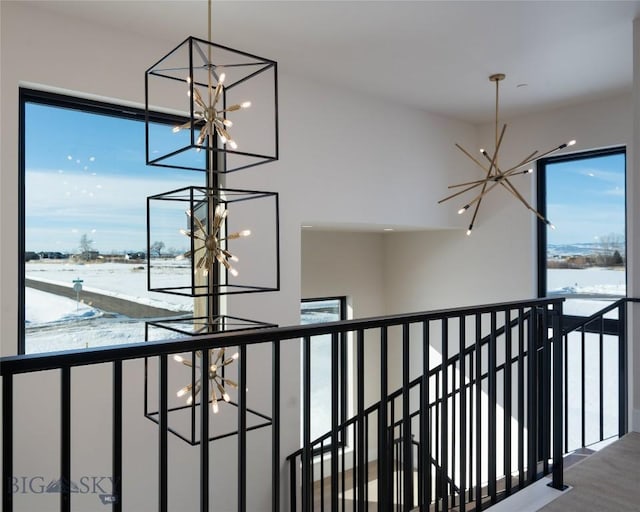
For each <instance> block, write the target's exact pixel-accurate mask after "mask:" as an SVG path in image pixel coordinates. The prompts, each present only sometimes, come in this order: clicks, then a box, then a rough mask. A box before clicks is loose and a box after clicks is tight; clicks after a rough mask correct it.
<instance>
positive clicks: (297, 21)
mask: <svg viewBox="0 0 640 512" xmlns="http://www.w3.org/2000/svg"><path fill="white" fill-rule="evenodd" d="M35 7H36V6H35V5H34V8H35ZM37 7H39V8H44V9H49V10H52V11H56V12H58V13H61V14H64V15H66V16H71V17H76V18H78V22H83V20H92V21H93V22H96V23H100V24H104V25H109V26H113V27H117V28H118V29H119V30H123V31H135V32H137V33H139V34H141V35H143V36H145V37H148V38H155V39H159V40H160V39H162V40H166V41H167V42H168V46H167V50H168V49H169V48H171V47H172V44H177V43H179V42H181V41H182V40H184V39H185V38H186V37H187V36H188V35H194V36H199V37H206V35H207V4H206V1H203V0H198V1H192V0H174V1H150V0H147V1H120V0H107V1H101V0H85V1H83V2H79V1H57V0H48V1H44V2H37ZM637 15H640V2H638V1H480V0H477V1H411V2H406V1H400V0H388V1H269V0H262V1H245V0H231V1H214V3H213V37H212V39H213V40H214V41H215V42H217V43H221V44H224V45H226V46H231V47H234V48H238V49H242V50H244V51H248V52H251V53H255V54H257V55H262V56H265V57H268V58H271V59H273V60H277V61H278V63H279V66H280V69H281V70H282V71H283V72H289V73H295V74H304V75H307V76H310V77H313V78H314V79H316V80H318V81H321V82H323V83H337V84H341V85H343V86H346V87H349V88H351V89H354V90H358V91H363V92H365V93H367V94H372V95H376V96H379V97H380V99H381V101H399V102H402V103H404V104H407V105H411V106H414V107H417V108H421V109H424V110H427V111H431V112H435V113H439V114H443V115H447V116H451V117H455V118H458V119H462V120H466V121H470V122H474V123H478V122H486V121H489V120H491V119H492V116H493V108H494V106H493V101H494V96H493V94H494V89H493V85H492V84H490V83H489V81H488V80H487V78H488V76H489V75H490V74H492V73H497V72H500V73H505V74H506V75H507V79H506V80H505V82H503V85H502V86H501V109H502V112H503V113H504V115H505V116H507V117H508V116H513V115H518V114H522V113H525V112H531V111H534V110H539V109H546V108H553V107H558V106H562V105H568V104H576V103H580V102H583V101H589V100H593V99H596V98H601V97H606V96H611V95H614V94H618V93H622V92H624V91H628V90H630V87H631V81H632V20H633V19H634V17H635V16H637ZM132 51H133V49H132ZM519 84H528V85H527V86H526V87H517V86H518V85H519Z"/></svg>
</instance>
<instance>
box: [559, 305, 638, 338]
mask: <svg viewBox="0 0 640 512" xmlns="http://www.w3.org/2000/svg"><path fill="white" fill-rule="evenodd" d="M627 302H640V299H637V298H635V297H621V298H619V299H617V300H616V301H615V302H613V303H611V304H609V305H608V306H607V307H605V308H603V309H601V310H599V311H596V312H595V313H593V314H592V315H591V316H588V317H586V318H584V319H583V320H580V321H579V322H577V323H575V324H573V325H571V326H570V327H567V328H565V329H563V330H562V334H563V335H564V334H567V333H569V332H571V331H575V330H576V329H580V328H581V327H584V326H586V325H589V324H590V323H592V322H594V321H595V320H598V319H599V318H600V317H602V316H604V315H606V314H607V313H609V312H610V311H613V310H614V309H616V308H618V307H620V305H621V304H624V303H627Z"/></svg>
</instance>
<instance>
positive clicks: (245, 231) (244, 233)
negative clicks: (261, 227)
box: [240, 229, 251, 236]
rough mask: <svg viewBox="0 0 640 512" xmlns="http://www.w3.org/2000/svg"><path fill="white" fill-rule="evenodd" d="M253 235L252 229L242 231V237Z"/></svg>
mask: <svg viewBox="0 0 640 512" xmlns="http://www.w3.org/2000/svg"><path fill="white" fill-rule="evenodd" d="M250 234H251V230H250V229H245V230H244V231H240V236H249V235H250Z"/></svg>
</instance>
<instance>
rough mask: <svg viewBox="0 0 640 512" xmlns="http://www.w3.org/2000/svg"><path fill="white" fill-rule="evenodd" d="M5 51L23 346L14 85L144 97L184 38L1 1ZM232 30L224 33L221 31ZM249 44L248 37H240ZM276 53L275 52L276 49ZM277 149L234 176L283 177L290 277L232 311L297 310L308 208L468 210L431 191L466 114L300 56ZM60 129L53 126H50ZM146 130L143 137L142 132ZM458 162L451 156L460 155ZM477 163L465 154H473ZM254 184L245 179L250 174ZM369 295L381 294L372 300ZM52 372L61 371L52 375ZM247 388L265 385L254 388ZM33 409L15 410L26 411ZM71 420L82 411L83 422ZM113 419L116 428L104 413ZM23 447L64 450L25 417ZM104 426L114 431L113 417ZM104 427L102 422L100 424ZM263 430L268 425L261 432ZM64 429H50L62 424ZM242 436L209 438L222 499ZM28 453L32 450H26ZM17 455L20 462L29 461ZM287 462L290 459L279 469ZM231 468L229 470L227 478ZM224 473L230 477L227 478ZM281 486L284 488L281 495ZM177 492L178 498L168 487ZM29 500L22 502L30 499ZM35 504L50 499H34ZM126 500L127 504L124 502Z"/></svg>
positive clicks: (452, 168)
mask: <svg viewBox="0 0 640 512" xmlns="http://www.w3.org/2000/svg"><path fill="white" fill-rule="evenodd" d="M0 17H1V38H2V39H1V41H0V43H1V44H0V52H1V53H0V58H1V61H2V76H1V81H0V87H1V93H0V94H1V97H0V98H1V109H2V118H1V125H0V129H1V131H2V138H1V142H0V149H1V157H0V158H1V160H0V168H1V170H2V172H1V173H0V194H1V196H0V241H1V244H2V245H1V247H0V282H1V284H2V287H1V295H0V326H1V331H0V334H1V341H0V343H1V345H0V347H1V348H0V352H1V354H2V355H3V356H6V355H11V354H14V353H15V352H16V346H17V341H16V339H17V328H18V326H17V304H16V301H15V297H16V290H17V286H18V283H17V273H16V268H17V265H18V254H17V251H16V247H17V239H18V197H17V190H18V186H17V184H18V175H17V169H18V154H17V150H18V86H19V85H20V84H24V83H32V84H40V85H42V86H45V87H48V88H58V89H61V90H67V91H70V92H74V91H76V92H78V93H82V94H87V95H97V96H99V97H103V98H111V99H113V100H114V101H117V102H132V103H133V104H137V105H140V104H142V102H143V99H144V98H143V71H144V70H145V69H146V68H147V67H148V66H149V64H150V63H153V62H155V61H156V60H157V58H158V57H159V56H161V55H162V53H163V51H164V50H168V49H170V48H171V47H172V46H173V45H174V44H175V43H176V41H169V42H167V41H161V40H157V41H156V40H150V39H148V38H141V37H139V36H137V35H136V34H128V33H124V32H118V31H115V30H111V29H107V28H105V27H103V26H100V25H98V24H95V25H93V24H91V23H88V22H86V21H85V22H77V21H76V20H72V19H66V18H63V17H60V16H59V15H57V14H54V13H51V12H45V11H41V10H40V9H39V8H38V6H37V5H36V4H31V3H30V2H9V1H3V2H1V3H0ZM223 43H224V42H223ZM243 49H246V50H251V48H243ZM270 57H272V58H274V59H276V60H277V59H278V56H277V55H271V56H270ZM381 119H393V120H394V130H395V131H396V133H397V138H396V139H394V140H391V141H390V140H388V139H387V138H383V135H382V133H383V130H382V129H381V128H382V127H381V125H380V120H381ZM280 121H281V133H280V135H281V139H280V140H281V147H280V154H281V160H280V161H279V162H277V163H275V164H270V165H269V166H265V167H262V168H260V169H253V170H248V171H246V172H242V173H236V174H234V175H233V176H231V177H230V178H229V186H237V187H240V186H244V185H249V186H250V188H252V189H267V190H275V191H278V192H280V194H281V218H280V220H281V226H280V227H281V250H282V254H281V256H282V287H281V291H280V292H277V293H273V294H270V295H269V296H259V295H257V294H256V295H253V296H247V297H236V298H234V299H233V300H230V313H232V314H237V315H239V316H245V317H249V318H258V319H262V320H270V321H273V322H276V323H279V324H281V325H287V324H293V323H296V322H297V320H298V307H299V299H300V225H301V224H302V223H303V222H306V221H318V222H322V223H327V224H329V223H341V222H345V221H347V222H351V223H365V224H374V225H388V224H398V225H410V226H416V227H419V228H425V227H443V226H448V227H451V226H455V225H457V224H456V223H458V222H459V220H458V219H457V218H456V216H455V213H453V214H452V211H451V210H447V209H446V208H437V207H436V205H435V201H436V199H437V198H438V197H439V196H440V195H441V191H442V190H443V189H444V188H445V187H446V183H448V182H449V181H450V180H451V179H456V177H459V176H460V175H461V174H462V172H463V171H464V170H465V164H460V163H459V162H458V161H457V160H456V159H455V153H454V152H453V151H452V150H451V147H450V143H451V141H452V140H456V141H460V142H462V143H467V144H469V143H473V142H474V138H475V132H474V130H473V129H472V128H471V127H470V126H467V125H465V124H464V123H460V122H457V121H450V120H447V119H445V118H442V117H438V116H432V115H429V114H426V113H423V112H417V111H411V110H409V109H406V108H404V107H399V106H397V105H390V104H381V103H380V101H377V100H375V99H374V98H368V97H364V96H360V95H357V94H354V93H352V92H347V91H343V90H340V89H339V88H335V87H331V86H327V85H326V84H317V83H312V82H309V81H307V80H305V79H301V78H296V77H295V70H287V69H281V75H280ZM52 129H55V128H54V127H52ZM142 143H143V142H142V141H141V144H142ZM454 163H455V165H454ZM467 168H468V166H467ZM248 188H249V187H248ZM372 307H373V306H372ZM298 361H299V351H298V347H297V344H295V343H288V344H287V347H286V349H285V350H284V352H283V362H282V366H283V367H284V368H288V371H287V372H286V374H285V375H284V376H283V383H282V389H283V392H284V396H283V397H282V404H283V411H282V414H283V417H282V425H283V428H282V447H281V448H282V454H283V456H286V455H288V454H289V453H290V452H291V451H293V450H294V449H295V448H296V447H297V442H298V432H299V422H298V419H299V403H298V401H299V396H298V389H299V385H298V382H299V375H298V371H297V368H298ZM140 370H141V366H140V365H139V364H134V363H132V364H127V365H126V366H125V379H126V380H127V382H128V384H129V386H128V389H127V394H126V404H125V422H126V425H127V428H128V430H127V435H126V436H125V451H126V454H127V459H126V460H125V464H127V461H134V460H138V461H140V460H144V461H145V464H147V465H148V471H141V472H138V471H133V470H132V467H131V466H130V465H127V466H126V467H125V475H126V476H127V482H126V487H125V500H127V503H129V504H130V505H132V506H134V508H138V509H140V507H143V506H144V505H143V504H144V503H146V502H147V500H149V497H150V496H153V495H154V493H155V486H156V485H157V484H156V482H155V478H154V473H155V469H154V463H153V461H154V455H153V454H154V448H155V440H154V437H155V434H156V430H155V428H154V426H153V424H152V423H150V422H149V421H148V420H145V419H144V418H142V409H141V408H142V395H141V387H142V376H141V373H140ZM42 379H44V377H39V376H28V377H24V378H21V384H22V385H21V389H20V393H21V395H20V396H21V397H25V400H24V401H23V400H20V401H17V402H16V403H17V404H18V407H20V404H24V403H27V402H28V399H27V398H26V397H27V396H29V395H30V394H38V393H41V390H42V388H43V386H46V389H47V392H48V393H50V394H51V396H52V400H55V399H56V391H55V387H52V386H48V385H47V383H46V382H45V381H44V380H42ZM106 379H108V377H107V376H106V375H105V374H103V373H102V372H78V373H77V375H76V376H75V377H74V380H73V382H74V385H76V386H77V388H78V389H79V390H80V389H81V390H82V393H85V394H86V395H87V397H90V396H91V394H92V393H93V392H94V390H98V389H102V388H104V389H108V382H105V380H106ZM54 381H55V379H54ZM251 389H252V391H251V393H255V394H256V395H255V396H256V397H258V395H259V393H260V392H259V391H258V388H256V387H252V388H251ZM73 411H74V422H77V424H78V429H77V431H74V443H76V446H78V447H79V448H78V449H83V448H82V447H83V446H89V445H91V443H92V442H93V436H94V435H95V434H96V433H95V432H93V433H90V432H88V431H87V430H86V428H85V429H84V430H83V429H82V425H85V427H86V425H87V424H88V423H87V422H86V421H85V420H87V421H88V419H89V418H84V413H83V411H82V410H81V409H80V408H74V409H73ZM22 413H24V414H27V411H26V410H25V411H22V410H20V411H19V414H22ZM47 419H48V416H44V417H39V418H38V422H39V424H40V425H42V426H43V427H45V428H47V429H49V433H50V434H53V435H54V433H55V425H56V423H55V422H54V423H53V426H50V425H47ZM74 424H75V423H74ZM102 428H104V429H107V427H106V426H104V425H103V427H102ZM17 431H18V438H17V440H16V443H17V444H16V450H17V452H19V453H20V455H21V456H22V461H23V463H25V465H21V466H20V469H21V471H24V472H27V474H34V473H37V472H38V471H39V468H41V467H42V466H40V465H39V464H40V463H41V462H42V461H46V460H49V461H51V460H55V457H56V453H57V452H56V449H55V448H52V446H55V443H53V444H49V443H47V444H43V443H40V446H39V447H38V448H35V447H33V446H32V445H31V444H30V442H29V440H30V439H31V438H30V437H29V436H27V431H26V430H22V429H21V428H20V425H18V428H17ZM106 432H107V435H108V431H106ZM102 435H105V432H102ZM260 435H262V434H260ZM54 437H55V435H54ZM233 446H234V445H233V444H230V443H214V445H212V453H213V454H214V455H213V460H212V471H213V472H214V478H215V479H216V482H217V484H216V489H217V490H216V491H214V499H216V501H217V503H218V505H219V506H220V507H222V508H221V509H222V510H225V509H231V508H232V507H233V503H234V493H233V492H227V493H222V492H220V491H219V489H221V488H225V487H227V488H230V489H232V488H233V487H234V484H233V482H235V480H236V479H235V476H234V474H233V468H231V469H230V471H229V470H228V467H223V465H221V464H220V463H219V462H220V461H221V460H225V461H228V460H232V459H233V457H234V455H233V454H234V448H233ZM189 450H191V449H190V448H188V447H186V445H182V444H181V443H180V442H177V441H176V442H175V444H174V441H172V447H171V454H172V457H174V456H175V459H172V460H174V462H175V463H176V464H178V463H180V465H181V467H184V471H182V472H176V473H175V474H174V475H173V476H174V478H175V480H174V481H173V484H172V485H173V486H175V488H176V489H179V488H184V489H190V488H191V487H190V486H191V485H192V483H193V482H194V481H195V482H197V480H198V477H197V459H196V454H195V453H193V450H192V452H189ZM261 460H264V461H265V464H264V465H262V464H259V463H256V464H254V465H252V475H254V476H255V478H254V480H252V481H251V482H249V486H250V488H251V489H252V496H251V500H252V501H251V502H250V508H251V509H252V510H261V509H262V508H264V507H267V506H268V505H266V503H267V499H266V497H265V494H266V493H268V482H258V481H257V480H258V479H259V478H260V477H261V476H262V477H264V476H265V475H268V471H269V470H268V462H266V461H268V457H264V458H262V459H261ZM25 461H26V462H25ZM85 463H86V464H87V465H83V466H80V465H77V466H74V469H73V471H74V474H77V473H76V472H77V471H82V472H88V473H89V474H92V473H91V472H93V471H95V468H93V469H92V467H91V464H92V463H93V461H92V460H86V461H85ZM21 464H22V463H21ZM285 469H286V468H285V467H284V466H283V475H286V473H285V472H284V470H285ZM225 482H226V483H225ZM227 484H228V485H227ZM181 497H182V498H184V500H185V501H184V502H181V503H180V508H182V509H185V510H187V509H193V508H194V507H195V505H196V503H197V501H196V500H197V497H196V493H185V494H184V495H182V496H181ZM285 497H286V494H284V493H283V502H286V499H284V498H285ZM173 499H175V498H173ZM33 506H34V504H33V503H30V504H26V505H25V507H27V508H26V509H29V507H31V509H33ZM35 506H36V507H38V509H39V510H46V507H44V506H40V504H36V505H35ZM125 507H127V506H126V505H125Z"/></svg>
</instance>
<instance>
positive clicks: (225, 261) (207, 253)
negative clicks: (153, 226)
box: [177, 204, 251, 277]
mask: <svg viewBox="0 0 640 512" xmlns="http://www.w3.org/2000/svg"><path fill="white" fill-rule="evenodd" d="M227 212H228V210H227V209H226V208H225V207H224V206H223V205H221V204H219V205H217V206H216V209H215V213H214V216H213V226H212V229H211V230H208V229H207V228H206V227H205V225H204V224H203V223H202V221H201V220H200V219H199V218H198V216H197V215H193V213H192V211H191V210H187V211H186V213H187V215H188V216H189V217H191V218H192V219H193V222H194V223H195V225H196V227H197V229H196V230H194V231H187V230H185V229H181V230H180V233H182V234H183V235H184V236H186V237H188V238H191V239H192V240H193V241H194V242H195V243H194V245H196V248H195V249H193V251H187V252H185V253H184V254H181V255H179V256H178V257H177V259H185V258H192V257H193V258H197V257H198V256H200V257H199V258H198V259H197V262H196V264H195V267H194V271H195V272H197V271H201V272H202V275H203V276H207V275H209V270H210V269H211V268H212V267H213V266H214V265H215V264H216V261H217V262H219V263H220V264H222V265H223V266H224V268H226V269H227V270H228V271H229V273H230V274H231V275H232V276H234V277H236V276H237V275H238V271H237V270H236V269H235V268H233V267H232V266H231V263H229V262H230V261H232V262H234V263H235V262H237V261H238V257H237V256H235V255H233V254H231V253H230V252H229V251H228V250H227V249H226V248H225V245H226V242H227V241H228V240H235V239H237V238H241V237H246V236H249V235H251V231H250V230H249V229H245V230H242V231H236V232H235V233H231V234H229V235H227V236H222V235H221V230H222V225H223V223H224V221H225V219H226V218H227ZM201 251H202V254H201V255H200V252H201Z"/></svg>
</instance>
